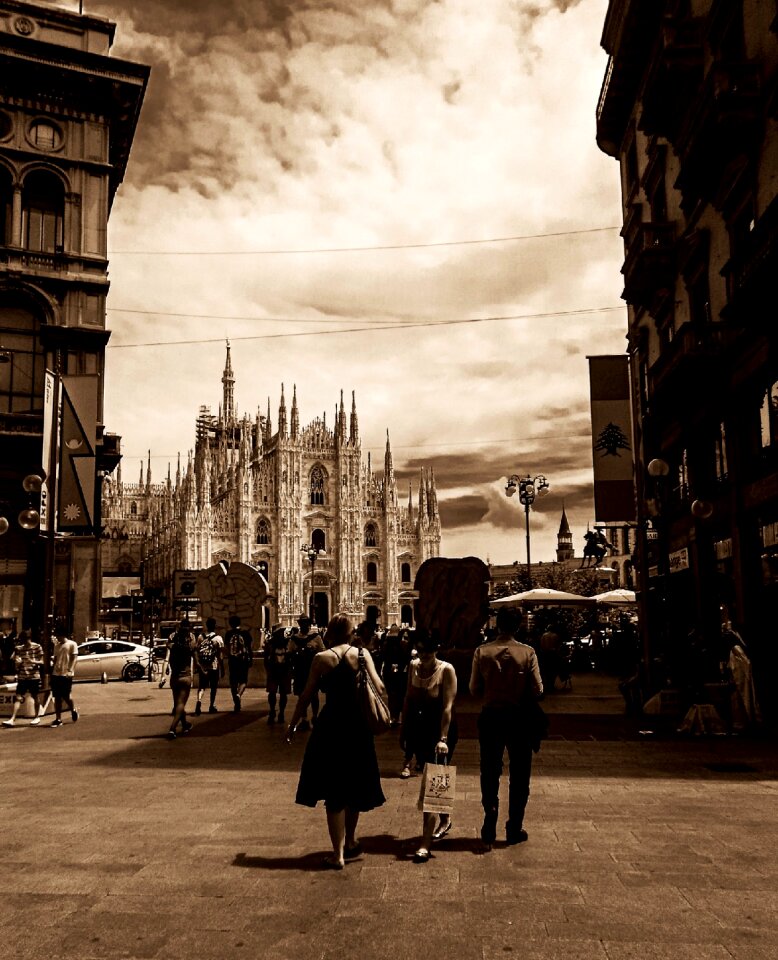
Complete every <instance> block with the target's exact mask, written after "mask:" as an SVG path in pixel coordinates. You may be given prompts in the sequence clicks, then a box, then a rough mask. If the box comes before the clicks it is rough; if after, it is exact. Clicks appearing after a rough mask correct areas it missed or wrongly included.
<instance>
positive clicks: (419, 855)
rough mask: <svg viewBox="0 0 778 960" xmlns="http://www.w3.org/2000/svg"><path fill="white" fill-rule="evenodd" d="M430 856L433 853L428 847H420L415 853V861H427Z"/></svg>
mask: <svg viewBox="0 0 778 960" xmlns="http://www.w3.org/2000/svg"><path fill="white" fill-rule="evenodd" d="M430 856H431V854H430V852H429V850H428V849H427V848H426V847H419V849H418V850H417V851H416V853H414V855H413V862H414V863H426V862H427V861H428V860H429V858H430Z"/></svg>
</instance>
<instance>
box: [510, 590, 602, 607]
mask: <svg viewBox="0 0 778 960" xmlns="http://www.w3.org/2000/svg"><path fill="white" fill-rule="evenodd" d="M594 602H595V601H594V598H593V597H582V596H581V595H580V594H579V593H566V592H565V591H564V590H552V589H551V587H535V589H534V590H525V591H524V593H513V594H511V595H510V596H509V597H500V599H499V600H492V603H491V605H492V606H493V607H522V606H525V605H527V604H547V605H549V606H591V605H592V604H594Z"/></svg>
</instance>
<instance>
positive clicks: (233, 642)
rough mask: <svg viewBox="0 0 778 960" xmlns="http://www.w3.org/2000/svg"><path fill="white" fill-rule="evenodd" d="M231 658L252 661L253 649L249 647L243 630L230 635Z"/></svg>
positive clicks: (234, 631)
mask: <svg viewBox="0 0 778 960" xmlns="http://www.w3.org/2000/svg"><path fill="white" fill-rule="evenodd" d="M229 644H230V656H231V657H237V658H238V659H243V660H251V659H253V658H252V656H251V647H250V646H248V645H247V642H246V635H245V633H244V631H243V630H233V631H232V632H231V633H230V634H229Z"/></svg>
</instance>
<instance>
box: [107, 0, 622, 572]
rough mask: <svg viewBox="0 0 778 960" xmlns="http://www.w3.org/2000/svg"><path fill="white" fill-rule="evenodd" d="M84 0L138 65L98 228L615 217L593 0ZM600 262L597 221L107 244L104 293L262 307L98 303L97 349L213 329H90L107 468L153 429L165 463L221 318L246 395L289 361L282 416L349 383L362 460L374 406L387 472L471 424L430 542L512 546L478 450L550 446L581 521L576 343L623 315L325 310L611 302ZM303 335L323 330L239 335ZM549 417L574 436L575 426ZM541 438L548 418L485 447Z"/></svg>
mask: <svg viewBox="0 0 778 960" xmlns="http://www.w3.org/2000/svg"><path fill="white" fill-rule="evenodd" d="M101 6H102V8H103V10H104V11H107V12H108V13H109V14H113V15H114V16H116V18H117V20H118V28H117V43H116V52H117V54H119V55H121V56H128V57H130V58H133V57H134V58H136V59H141V60H143V59H146V60H147V62H150V63H151V65H152V71H153V72H152V83H151V86H150V91H149V97H148V102H147V104H146V106H145V108H144V111H143V114H142V117H141V123H140V125H139V129H138V136H137V140H136V145H135V148H134V151H133V155H132V157H131V160H130V167H129V170H128V175H127V179H126V182H125V184H124V185H123V186H122V188H121V190H120V192H119V195H118V197H117V200H116V202H115V204H114V209H113V214H112V219H111V225H110V240H111V248H112V249H113V250H114V251H122V250H124V251H126V250H147V251H159V250H185V251H189V250H215V251H224V250H235V251H237V250H246V251H251V250H254V251H256V250H268V249H310V248H322V247H343V246H370V245H385V244H403V243H405V244H416V243H428V242H445V241H452V240H467V239H485V238H490V237H505V236H515V235H532V234H542V233H561V232H563V231H566V230H573V231H575V230H580V229H584V228H590V227H602V226H612V225H616V224H618V223H619V221H620V201H619V193H618V190H619V187H618V169H617V166H616V164H615V163H614V162H613V161H612V160H610V159H609V158H607V157H605V156H604V155H602V154H601V153H599V151H598V150H597V146H596V143H595V129H594V113H595V108H596V103H597V97H598V93H599V88H600V83H601V80H602V76H603V73H604V69H605V59H606V58H605V55H604V53H603V52H602V51H601V50H600V49H599V38H600V34H601V30H602V24H603V21H604V16H605V10H606V7H607V3H606V0H582V2H580V3H578V4H567V3H565V2H563V0H560V2H558V3H550V2H546V3H539V2H536V3H533V4H529V3H523V2H515V0H490V2H488V3H485V4H481V5H478V6H474V5H473V4H472V3H469V2H467V0H443V2H439V3H435V4H428V3H417V2H411V0H408V2H406V3H404V4H398V3H396V2H395V3H393V4H391V5H385V4H380V3H378V2H376V3H375V4H372V5H371V4H364V5H360V6H359V8H358V10H357V11H354V10H353V9H349V8H350V7H351V8H353V5H348V6H347V5H345V4H344V5H343V7H342V9H337V7H336V5H332V7H331V8H330V5H328V6H327V8H324V9H321V8H319V6H318V5H313V6H312V7H311V8H310V9H309V8H308V7H307V5H306V4H305V3H299V4H298V5H296V6H290V7H289V8H288V9H287V10H286V11H285V14H284V16H283V17H279V18H278V19H276V20H273V19H272V17H271V15H270V14H269V13H268V14H267V18H268V19H267V22H265V23H257V22H256V17H255V16H254V14H255V8H254V5H249V6H248V7H245V6H240V5H237V4H236V5H235V6H234V9H233V7H232V6H229V5H228V6H226V7H225V11H226V12H225V14H224V16H223V18H222V20H221V21H219V18H211V12H212V11H211V12H205V13H203V16H204V17H205V20H204V21H203V22H202V23H200V22H199V21H197V20H195V19H194V10H183V9H182V12H181V16H180V17H176V16H174V15H173V9H172V8H173V7H175V4H172V5H171V8H170V9H166V6H167V5H162V9H160V5H151V6H143V5H142V0H136V3H135V5H132V4H130V5H128V6H127V7H126V8H125V9H124V10H122V9H119V8H114V9H112V8H111V4H110V3H108V2H104V3H102V4H101ZM566 7H567V9H566V12H561V10H564V9H565V8H566ZM247 10H248V11H250V13H251V16H250V17H249V14H248V13H247V12H246V11H247ZM230 11H232V12H231V13H230ZM96 12H101V11H100V10H98V11H96ZM141 14H142V15H141ZM263 16H264V14H263ZM246 17H249V19H248V20H246ZM127 18H130V19H131V20H132V26H131V25H130V23H129V22H128V19H127ZM182 18H183V19H182ZM220 23H221V26H220V25H219V24H220ZM195 30H196V32H195ZM621 259H622V248H621V241H620V239H619V236H618V231H615V230H614V231H611V232H603V233H588V234H582V235H575V234H574V235H569V236H560V237H548V238H545V239H532V240H520V241H514V242H510V243H495V244H488V245H473V246H467V245H465V246H452V247H439V248H433V249H423V250H420V249H406V250H385V251H374V252H351V253H330V254H322V253H319V254H299V255H285V256H242V255H235V256H212V257H158V256H147V257H140V256H129V255H126V254H119V253H116V254H114V256H113V257H112V262H111V278H112V290H111V296H110V301H109V306H111V307H113V308H120V307H121V308H133V309H137V310H146V311H153V310H159V311H163V312H164V311H167V312H170V311H173V312H180V313H188V314H196V315H201V314H205V315H211V316H231V317H251V318H257V319H254V320H219V319H199V320H198V319H191V318H190V319H186V318H170V317H164V316H150V315H143V314H127V313H112V314H110V315H109V326H110V327H111V328H112V329H113V330H114V337H113V340H112V344H114V345H118V344H122V343H130V342H134V343H140V342H144V343H145V342H152V341H159V340H192V341H197V340H201V339H208V338H217V339H219V340H220V342H218V343H210V344H204V343H199V344H198V343H193V344H191V345H189V346H180V347H153V348H151V347H150V348H146V349H143V350H141V349H119V348H118V347H117V346H112V347H110V348H109V351H108V356H109V359H108V371H107V373H108V376H107V381H106V422H107V427H108V429H110V430H113V431H116V432H118V433H120V434H122V435H123V438H124V439H123V446H124V450H125V452H126V453H127V455H128V463H127V464H126V465H125V470H126V473H125V476H127V475H129V476H133V477H134V475H135V468H134V467H132V466H130V465H132V464H133V463H134V462H135V461H137V459H138V458H139V456H141V455H144V456H145V451H146V450H147V449H148V448H149V447H150V448H151V449H152V452H153V454H154V455H155V456H156V457H158V458H159V459H157V460H155V461H154V464H153V465H154V470H155V473H156V474H157V475H161V473H162V472H163V471H164V470H166V463H167V458H168V457H169V456H171V459H172V461H173V463H175V453H176V452H177V451H178V450H181V451H186V450H187V449H188V448H189V447H191V446H192V444H193V441H194V417H195V415H196V412H197V408H198V406H199V405H200V404H201V403H208V404H210V405H211V406H212V407H213V408H215V407H216V406H217V405H218V403H219V399H220V391H221V383H220V377H221V370H222V367H223V363H224V346H223V340H224V339H226V338H227V337H230V338H232V342H233V365H234V367H235V372H236V378H237V384H236V394H237V400H238V403H239V406H240V407H241V409H245V410H248V411H250V412H255V411H256V408H257V405H259V406H260V407H261V408H262V410H264V409H265V406H266V404H267V397H268V395H269V396H270V398H271V412H272V415H273V419H274V421H275V419H276V416H277V408H278V398H279V393H280V384H281V382H282V381H283V382H284V383H285V384H286V390H287V397H290V396H291V387H292V384H294V383H296V384H297V388H298V399H299V402H300V407H301V416H302V419H303V422H305V421H306V420H308V419H310V418H312V417H313V416H317V415H320V414H321V412H322V411H324V410H326V411H327V416H328V419H329V418H330V417H331V416H332V415H333V413H334V407H335V404H336V403H337V401H338V400H339V397H340V390H341V389H344V390H345V391H346V398H347V403H350V394H351V390H352V389H355V390H356V393H357V404H358V410H359V415H360V425H361V428H362V433H363V437H364V444H365V451H366V449H367V448H368V446H369V448H370V449H371V450H372V452H373V461H374V464H375V463H376V460H377V465H379V466H380V465H381V464H382V463H383V445H384V442H385V430H386V428H387V427H388V428H389V430H390V434H391V438H392V444H393V448H394V450H395V466H396V467H398V466H399V467H402V465H403V463H404V461H405V460H410V459H413V460H414V461H418V460H424V459H425V458H435V457H438V456H439V455H441V454H443V453H445V452H446V451H452V452H453V451H461V450H463V449H465V450H466V449H473V444H474V443H475V442H476V441H482V442H483V443H484V444H485V447H484V449H485V450H486V451H488V452H489V454H490V456H489V457H488V458H485V457H481V456H478V457H474V458H473V476H472V480H471V481H470V489H471V492H472V494H473V496H474V497H479V496H483V497H485V498H486V499H487V500H488V502H489V504H490V513H489V514H488V515H487V519H486V520H484V521H483V522H481V523H479V524H477V525H475V526H473V527H472V529H470V528H461V529H457V530H456V531H455V530H453V529H452V530H451V531H449V532H446V531H444V542H443V550H444V552H450V553H451V554H455V553H462V552H464V553H477V554H480V555H482V556H485V555H486V554H489V555H490V557H491V559H492V560H493V561H495V562H507V561H510V560H513V559H521V557H520V548H521V542H520V537H519V536H518V532H517V531H518V527H517V529H516V530H510V529H507V528H506V527H504V526H500V525H493V524H492V523H491V522H490V519H489V518H490V517H491V516H492V514H493V513H494V511H495V510H496V509H497V508H496V506H495V503H494V501H495V497H497V494H498V493H499V492H500V488H499V482H500V481H499V476H497V475H495V473H494V471H495V470H496V469H497V465H498V461H499V462H501V463H504V470H503V473H507V472H512V471H514V470H520V469H521V470H523V469H524V467H525V466H526V469H527V470H534V471H541V472H542V471H544V470H545V468H544V458H545V459H547V460H551V461H552V462H553V464H554V468H555V470H556V476H554V477H551V479H552V484H553V488H554V489H555V490H556V491H558V492H559V495H560V498H561V497H562V496H563V495H564V490H565V487H566V486H567V488H568V489H569V492H570V497H571V498H574V499H573V500H572V502H567V501H566V505H567V511H568V515H569V516H570V519H571V524H573V525H574V526H575V524H576V523H577V524H578V525H579V527H580V528H581V529H583V527H585V524H586V522H587V521H589V520H591V519H593V517H592V516H591V510H592V505H591V494H590V492H589V493H588V494H587V493H585V492H584V493H583V494H582V488H584V491H585V487H586V483H587V482H588V483H591V455H590V453H589V454H588V459H587V454H586V453H585V451H586V443H585V438H584V440H583V441H581V440H580V434H581V432H582V430H583V431H584V432H585V430H586V428H587V426H586V421H585V415H586V413H587V411H588V368H587V364H586V359H585V357H586V354H587V353H615V352H623V350H624V346H625V342H624V332H625V329H626V319H625V314H624V313H623V312H622V311H617V312H606V313H601V314H596V315H595V314H592V315H578V316H567V317H564V316H562V317H552V318H547V319H526V320H505V321H493V322H489V323H477V324H464V325H447V326H441V327H433V326H428V327H421V328H416V329H409V330H407V331H401V330H398V331H392V332H387V331H382V332H375V333H372V334H370V333H353V334H346V333H335V332H333V331H335V330H336V329H337V328H338V327H339V326H343V327H363V326H368V325H369V324H371V323H379V322H382V321H384V322H385V321H386V320H387V319H389V318H400V319H403V320H406V321H414V320H416V321H434V320H451V319H467V318H478V317H487V316H507V315H526V314H538V313H547V312H552V311H569V310H576V309H580V308H598V307H613V306H617V305H618V304H619V302H620V301H619V295H620V292H621V277H620V274H619V268H620V265H621ZM262 317H275V318H290V319H292V318H299V319H309V320H310V319H314V318H319V319H321V318H326V319H328V320H330V321H332V320H333V319H342V320H343V323H342V324H337V323H332V322H330V323H327V324H321V325H319V326H317V325H313V324H310V323H307V324H302V323H294V324H279V323H270V322H263V321H262V320H261V319H259V318H262ZM302 331H306V332H312V331H326V332H322V333H320V334H319V335H309V336H301V337H294V338H287V339H257V340H243V339H240V338H242V337H249V336H266V335H269V334H278V333H281V332H302ZM128 398H131V401H130V402H128ZM549 411H552V413H549ZM569 434H574V435H576V436H577V437H578V438H579V439H578V440H577V441H575V443H574V444H573V445H572V446H571V444H570V441H569V440H567V439H566V437H567V436H568V435H569ZM537 435H541V436H543V437H545V438H547V439H544V440H542V441H540V442H538V443H530V442H529V441H528V440H527V439H518V440H515V441H510V442H507V443H505V442H502V443H500V442H499V441H505V440H506V439H507V438H514V437H515V438H530V437H533V436H537ZM490 441H497V442H495V443H490ZM582 442H583V446H582V445H581V444H582ZM467 445H470V446H467ZM495 455H496V458H495ZM565 457H568V459H569V462H568V464H567V467H565V466H564V459H565ZM479 471H483V473H481V472H479ZM437 476H438V479H439V483H440V485H441V491H440V497H441V499H442V500H444V499H445V498H446V497H447V496H452V495H453V493H454V489H455V488H456V491H457V493H458V494H460V493H462V490H461V487H462V483H461V481H460V480H459V479H457V480H456V481H451V487H450V489H449V488H448V486H447V484H448V483H449V480H448V479H447V475H446V474H445V473H441V472H437ZM582 477H586V478H587V480H586V482H583V481H582ZM495 484H497V486H495ZM503 499H504V496H503ZM555 503H556V507H557V512H556V514H555V516H553V517H552V516H546V515H545V514H544V515H542V516H541V515H539V516H538V521H537V524H536V526H535V530H536V532H535V533H533V553H535V555H536V556H537V557H538V559H551V558H552V557H553V555H554V549H555V546H556V531H557V529H558V522H559V509H558V508H559V507H560V504H561V499H560V500H558V501H555ZM506 506H507V504H506ZM533 519H534V517H533ZM518 520H519V518H517V523H518ZM500 522H501V523H502V522H503V521H502V520H501V521H500ZM574 534H575V529H574ZM466 544H471V545H472V546H469V547H467V549H465V545H466Z"/></svg>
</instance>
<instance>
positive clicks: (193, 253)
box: [108, 224, 623, 257]
mask: <svg viewBox="0 0 778 960" xmlns="http://www.w3.org/2000/svg"><path fill="white" fill-rule="evenodd" d="M622 227H623V224H619V225H618V226H612V227H585V228H583V229H581V230H557V231H554V232H549V233H525V234H517V235H516V236H513V237H486V238H484V239H480V240H441V241H432V242H430V243H384V244H376V245H375V246H365V247H308V248H305V249H300V248H291V249H287V250H271V249H265V250H111V251H110V252H109V254H108V256H109V257H118V256H121V257H276V256H289V255H292V256H293V255H296V254H313V253H371V252H374V251H377V250H424V249H428V248H430V247H466V246H474V245H476V244H487V243H513V242H514V241H517V240H542V239H544V238H546V237H573V236H576V235H578V234H585V233H605V232H606V231H610V230H621V229H622Z"/></svg>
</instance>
